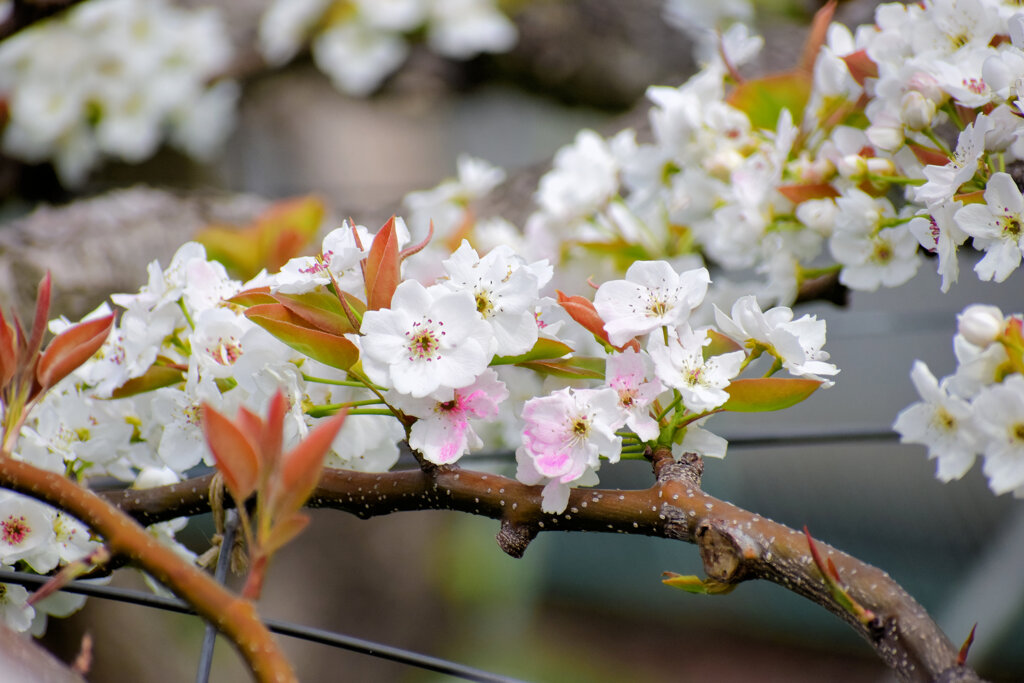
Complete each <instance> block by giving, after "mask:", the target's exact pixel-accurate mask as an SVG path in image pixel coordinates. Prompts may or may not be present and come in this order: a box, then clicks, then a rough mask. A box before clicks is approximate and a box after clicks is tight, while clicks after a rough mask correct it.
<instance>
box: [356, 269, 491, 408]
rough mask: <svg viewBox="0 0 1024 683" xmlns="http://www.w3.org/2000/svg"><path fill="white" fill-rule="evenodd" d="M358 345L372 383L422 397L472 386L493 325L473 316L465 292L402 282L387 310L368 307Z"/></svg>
mask: <svg viewBox="0 0 1024 683" xmlns="http://www.w3.org/2000/svg"><path fill="white" fill-rule="evenodd" d="M360 332H361V333H362V336H356V335H349V337H350V338H351V339H352V340H353V342H355V343H356V344H358V345H359V347H360V351H361V353H360V357H361V358H362V362H363V370H364V371H365V372H366V375H367V377H369V378H370V380H371V381H373V382H375V383H377V384H380V385H383V386H385V387H390V388H393V389H395V390H396V391H398V392H400V393H403V394H409V395H410V396H414V397H416V398H423V397H424V396H427V395H428V394H433V393H434V392H436V391H438V390H441V389H443V390H445V396H446V397H450V396H451V394H452V390H453V389H459V388H461V387H464V386H467V385H469V384H472V383H473V381H474V380H475V379H476V378H477V377H479V376H480V374H481V373H482V372H483V371H484V369H486V368H487V364H488V363H490V361H491V357H492V353H491V352H490V349H491V343H492V336H493V333H492V332H491V328H490V327H489V326H488V325H487V323H486V322H484V321H483V320H482V319H481V318H480V316H479V315H477V310H476V302H475V301H474V300H473V297H472V295H470V293H469V292H467V291H459V292H453V291H451V290H450V289H447V288H445V287H443V286H435V287H430V288H427V287H424V286H423V285H421V284H420V283H419V282H416V281H415V280H406V281H405V282H403V283H401V284H400V285H398V287H397V288H396V289H395V294H394V297H393V298H392V299H391V308H387V309H381V310H377V311H367V312H366V313H365V315H364V316H363V324H362V327H361V328H360Z"/></svg>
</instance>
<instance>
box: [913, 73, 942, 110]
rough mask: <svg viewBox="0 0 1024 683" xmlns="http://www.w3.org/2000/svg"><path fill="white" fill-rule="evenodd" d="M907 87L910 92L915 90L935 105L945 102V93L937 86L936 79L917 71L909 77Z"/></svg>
mask: <svg viewBox="0 0 1024 683" xmlns="http://www.w3.org/2000/svg"><path fill="white" fill-rule="evenodd" d="M907 87H908V88H910V89H911V90H916V91H917V92H919V93H921V94H922V95H924V96H925V97H927V98H928V99H929V100H931V101H932V102H935V103H937V104H940V103H942V102H945V101H946V97H947V95H946V91H944V90H943V89H942V86H941V85H939V81H938V79H937V78H935V76H932V75H931V74H929V73H925V72H924V71H918V72H917V73H915V74H914V75H913V76H911V77H910V80H909V81H907Z"/></svg>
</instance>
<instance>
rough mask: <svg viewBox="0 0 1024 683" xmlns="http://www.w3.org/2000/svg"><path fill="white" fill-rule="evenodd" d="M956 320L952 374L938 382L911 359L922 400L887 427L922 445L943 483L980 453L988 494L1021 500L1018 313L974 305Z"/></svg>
mask: <svg viewBox="0 0 1024 683" xmlns="http://www.w3.org/2000/svg"><path fill="white" fill-rule="evenodd" d="M959 323H960V324H959V331H958V332H957V334H956V336H955V337H954V338H953V348H954V350H955V352H956V359H957V369H956V371H955V372H954V373H953V374H952V375H950V376H948V377H944V378H943V379H942V381H941V382H940V381H938V380H936V379H935V376H934V375H933V374H932V372H931V370H929V369H928V366H927V365H925V364H924V363H923V362H921V361H916V362H915V363H914V368H913V370H912V372H911V375H910V376H911V379H912V380H913V382H914V386H915V387H916V388H917V392H918V394H920V396H921V401H919V402H918V403H915V404H913V405H911V406H909V407H908V408H906V409H904V410H903V412H901V413H900V414H899V417H897V419H896V422H895V424H894V425H893V428H894V429H895V430H896V431H897V432H899V433H900V440H901V441H903V442H905V443H917V444H923V445H924V446H926V447H927V448H928V457H930V458H935V459H936V460H937V461H938V470H937V476H938V478H939V479H941V480H942V481H951V480H953V479H959V478H960V477H962V476H964V474H966V473H967V471H968V470H970V468H971V466H972V465H973V464H974V460H975V458H976V457H977V456H978V455H979V454H980V455H982V456H984V460H985V463H984V466H983V471H984V473H985V476H986V477H988V483H989V487H990V488H991V489H992V491H993V492H994V493H996V494H1002V493H1007V492H1010V491H1012V492H1013V495H1014V496H1015V497H1018V498H1022V497H1024V335H1022V329H1024V316H1022V315H1021V314H1016V315H1013V316H1009V317H1004V316H1003V313H1002V311H1000V310H999V309H998V308H996V307H995V306H983V305H979V304H975V305H972V306H968V307H967V308H966V309H964V311H963V313H962V314H961V315H960V316H959Z"/></svg>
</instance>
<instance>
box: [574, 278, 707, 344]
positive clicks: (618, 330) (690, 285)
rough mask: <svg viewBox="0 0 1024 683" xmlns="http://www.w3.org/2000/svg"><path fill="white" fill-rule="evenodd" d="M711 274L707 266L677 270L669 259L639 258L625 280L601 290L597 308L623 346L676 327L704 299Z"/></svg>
mask: <svg viewBox="0 0 1024 683" xmlns="http://www.w3.org/2000/svg"><path fill="white" fill-rule="evenodd" d="M710 282H711V276H710V275H708V271H707V268H696V269H694V270H688V271H686V272H684V273H677V272H676V271H675V270H674V269H673V268H672V266H670V265H669V264H668V263H666V262H665V261H637V262H635V263H634V264H633V265H631V266H630V267H629V270H627V271H626V279H625V280H611V281H609V282H605V283H604V284H603V285H601V286H600V287H599V288H598V289H597V294H595V295H594V308H596V309H597V312H598V314H599V315H600V316H601V318H602V319H603V320H604V321H605V325H604V329H605V331H607V332H608V339H609V340H610V341H611V343H612V344H614V345H615V346H622V345H623V344H625V343H626V342H628V341H629V340H630V339H633V338H634V337H637V336H640V335H643V334H647V333H648V332H651V331H652V330H656V329H657V328H659V327H676V326H678V325H681V324H683V323H684V322H686V321H687V320H688V319H689V317H690V313H691V312H693V310H694V309H695V308H697V306H699V305H700V304H701V302H702V301H704V295H705V294H706V293H707V291H708V284H709V283H710Z"/></svg>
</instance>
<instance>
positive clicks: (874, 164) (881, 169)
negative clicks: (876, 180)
mask: <svg viewBox="0 0 1024 683" xmlns="http://www.w3.org/2000/svg"><path fill="white" fill-rule="evenodd" d="M867 166H868V173H872V174H874V175H880V176H887V175H896V165H895V164H893V163H892V160H891V159H883V158H881V157H871V158H870V159H868V160H867Z"/></svg>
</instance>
